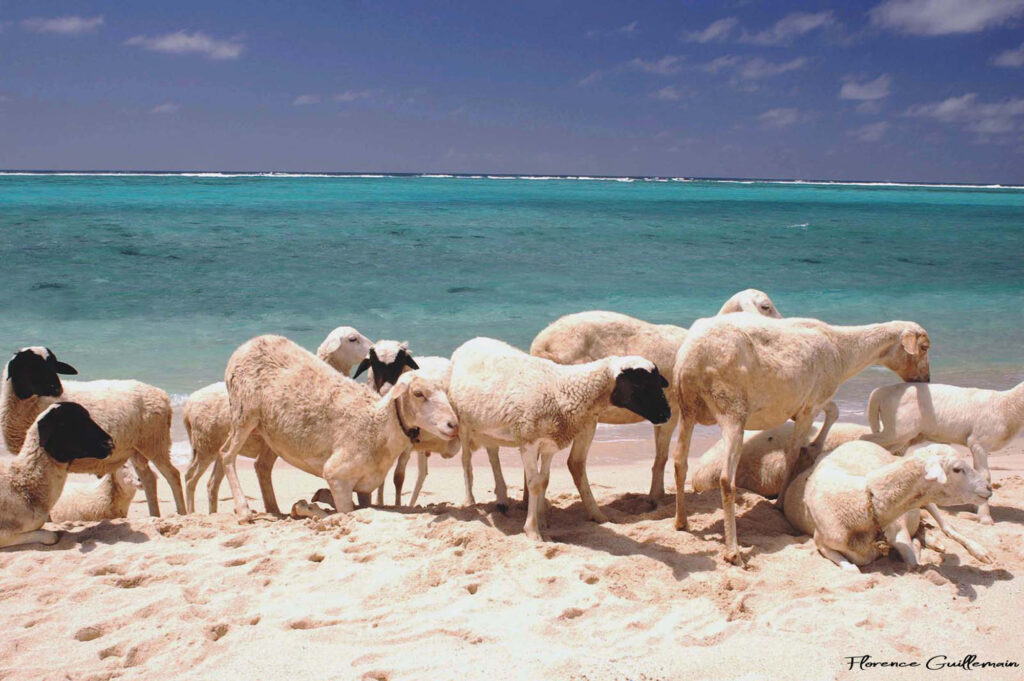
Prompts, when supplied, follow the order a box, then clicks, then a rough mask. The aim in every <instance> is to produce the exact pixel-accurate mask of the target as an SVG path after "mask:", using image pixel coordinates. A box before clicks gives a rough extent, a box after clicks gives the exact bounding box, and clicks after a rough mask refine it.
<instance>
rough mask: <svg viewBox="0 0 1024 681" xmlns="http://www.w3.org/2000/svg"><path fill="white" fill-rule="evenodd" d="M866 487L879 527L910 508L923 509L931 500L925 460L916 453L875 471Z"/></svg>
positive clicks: (872, 472) (868, 479)
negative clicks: (916, 456) (925, 477)
mask: <svg viewBox="0 0 1024 681" xmlns="http://www.w3.org/2000/svg"><path fill="white" fill-rule="evenodd" d="M865 486H866V488H867V493H868V502H869V503H870V504H871V511H870V512H871V514H872V515H873V520H874V522H875V524H876V525H877V526H878V527H879V528H883V527H886V526H887V525H889V524H890V523H892V522H894V521H895V520H896V519H897V518H899V517H900V516H902V515H903V514H904V513H906V512H907V511H909V510H911V509H914V508H920V507H921V506H924V505H925V504H926V503H928V501H929V494H928V489H927V487H926V483H925V481H924V462H923V461H921V460H920V459H917V458H915V457H913V456H908V457H907V458H904V459H900V460H899V461H896V462H893V463H891V464H888V465H886V466H882V467H881V468H879V469H877V470H874V471H871V472H870V473H869V474H868V475H867V482H866V485H865Z"/></svg>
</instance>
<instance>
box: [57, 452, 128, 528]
mask: <svg viewBox="0 0 1024 681" xmlns="http://www.w3.org/2000/svg"><path fill="white" fill-rule="evenodd" d="M141 488H142V483H141V482H140V481H139V476H137V475H135V471H134V470H133V469H132V468H131V467H129V466H127V465H124V466H121V467H120V468H118V469H117V470H116V471H114V472H113V473H108V474H107V475H104V476H103V477H102V478H100V479H99V481H98V482H95V483H92V484H88V485H86V484H68V485H65V487H64V492H63V493H62V494H61V495H60V499H58V500H57V503H56V504H55V505H54V507H53V508H51V509H50V520H52V521H53V522H55V523H56V522H62V521H65V520H111V519H114V518H127V517H128V509H129V508H131V504H132V499H134V498H135V492H136V491H138V490H139V489H141Z"/></svg>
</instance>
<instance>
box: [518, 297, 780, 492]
mask: <svg viewBox="0 0 1024 681" xmlns="http://www.w3.org/2000/svg"><path fill="white" fill-rule="evenodd" d="M733 312H756V313H758V314H762V315H765V316H767V317H781V315H780V314H779V311H778V310H777V309H776V308H775V304H774V303H773V302H772V300H771V298H769V297H768V294H767V293H765V292H764V291H758V290H757V289H747V290H745V291H740V292H739V293H737V294H735V295H734V296H733V297H732V298H730V299H729V300H727V301H726V302H725V304H724V305H722V309H721V310H719V311H718V314H720V315H721V314H729V313H733ZM685 338H686V329H684V328H682V327H681V326H674V325H672V324H651V323H650V322H645V321H643V320H642V319H636V318H635V317H630V316H628V315H624V314H619V313H617V312H605V311H602V310H591V311H589V312H579V313H576V314H570V315H566V316H564V317H561V318H560V319H558V320H556V321H554V322H552V323H551V324H549V325H548V326H547V327H546V328H545V329H544V330H543V331H541V332H540V333H539V334H537V337H536V338H534V339H533V343H532V344H531V345H530V354H531V355H534V356H535V357H543V358H545V359H550V360H552V361H554V362H557V363H558V364H584V363H586V362H593V361H595V360H598V359H601V358H603V357H611V356H612V355H640V356H641V357H646V358H647V359H649V360H651V361H652V362H654V364H655V366H657V367H658V371H659V372H660V373H661V375H662V376H664V377H665V378H666V380H668V381H670V382H671V380H672V367H673V365H674V364H675V361H676V353H677V352H678V351H679V346H680V345H682V343H683V340H685ZM665 396H666V397H667V398H668V401H669V406H670V407H671V409H672V414H671V416H670V417H669V420H668V421H667V422H666V423H664V424H660V425H655V426H654V466H653V468H652V469H651V489H650V497H651V501H652V502H654V503H657V502H658V501H660V500H661V499H662V498H663V497H664V495H665V463H666V462H667V461H668V448H669V444H670V442H671V441H672V433H673V432H674V431H675V428H676V423H677V422H678V420H679V410H678V409H677V408H676V400H675V391H674V390H672V388H671V386H670V387H669V388H668V389H666V391H665ZM642 420H643V419H642V418H640V417H639V416H637V415H636V414H633V413H632V412H630V411H627V410H625V409H619V408H617V407H609V408H607V409H605V410H604V411H602V412H601V414H600V416H599V417H598V422H599V423H615V424H622V423H640V422H641V421H642ZM593 438H594V433H593V432H592V431H584V432H582V433H581V434H580V436H579V437H578V438H577V439H576V440H575V441H574V442H573V444H572V448H573V452H575V454H574V455H573V458H574V459H576V460H579V459H582V460H583V461H584V463H585V462H586V456H587V451H588V450H589V449H590V444H591V442H592V441H593Z"/></svg>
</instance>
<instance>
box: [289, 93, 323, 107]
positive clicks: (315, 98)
mask: <svg viewBox="0 0 1024 681" xmlns="http://www.w3.org/2000/svg"><path fill="white" fill-rule="evenodd" d="M319 103H320V95H299V96H298V97H296V98H295V99H293V100H292V106H306V105H308V104H319Z"/></svg>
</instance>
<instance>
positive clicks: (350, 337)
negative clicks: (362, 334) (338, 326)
mask: <svg viewBox="0 0 1024 681" xmlns="http://www.w3.org/2000/svg"><path fill="white" fill-rule="evenodd" d="M356 340H357V339H356V337H355V336H349V337H348V342H349V343H355V342H356Z"/></svg>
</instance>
